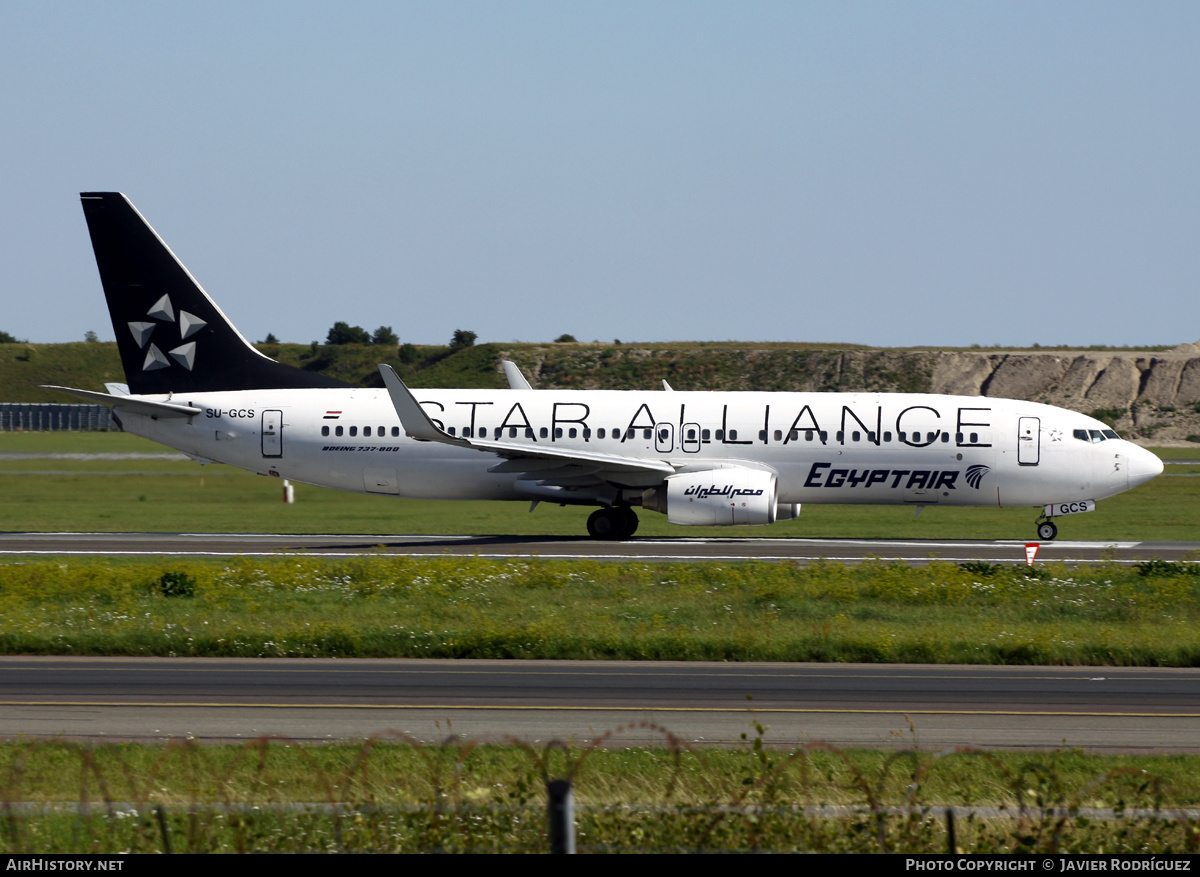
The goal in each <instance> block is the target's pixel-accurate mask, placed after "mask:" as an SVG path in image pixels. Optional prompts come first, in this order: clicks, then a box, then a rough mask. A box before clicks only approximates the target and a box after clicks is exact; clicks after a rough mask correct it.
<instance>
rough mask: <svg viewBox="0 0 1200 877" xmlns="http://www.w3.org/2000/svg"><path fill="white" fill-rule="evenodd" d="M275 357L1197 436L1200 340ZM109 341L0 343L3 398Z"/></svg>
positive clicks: (104, 357) (475, 382) (84, 369)
mask: <svg viewBox="0 0 1200 877" xmlns="http://www.w3.org/2000/svg"><path fill="white" fill-rule="evenodd" d="M263 351H264V352H265V353H267V354H268V355H269V356H272V357H275V358H277V359H279V360H281V361H284V362H288V363H290V364H292V365H296V366H298V367H300V368H305V369H309V370H311V371H320V372H322V373H325V374H330V375H333V376H335V377H338V378H340V379H342V380H345V381H348V382H350V383H354V384H359V385H363V386H379V385H380V380H379V375H378V372H377V371H376V363H378V362H381V361H384V362H389V363H391V364H392V365H394V366H395V367H396V368H397V370H398V371H399V373H400V374H401V376H402V377H404V379H405V380H406V381H408V382H409V383H410V384H411V385H412V386H414V387H503V386H505V383H504V378H503V374H502V372H501V370H500V365H499V363H500V360H501V359H511V360H513V361H514V362H516V363H517V364H518V365H519V366H520V367H521V369H522V371H524V372H525V374H526V376H527V377H528V379H529V381H530V383H531V384H532V385H533V386H534V387H538V388H563V389H658V388H660V387H661V386H662V381H663V380H667V381H669V382H670V384H671V386H672V387H674V388H675V389H677V390H808V391H868V392H908V393H921V392H926V393H953V394H959V395H968V396H975V395H980V396H998V397H1005V398H1012V399H1029V400H1033V401H1037V402H1047V403H1049V404H1052V405H1060V406H1062V407H1064V408H1070V409H1073V410H1075V411H1082V412H1084V413H1087V414H1094V415H1095V416H1097V417H1099V418H1100V419H1101V420H1104V421H1106V422H1108V423H1110V424H1112V425H1113V426H1114V427H1115V428H1116V429H1118V430H1120V431H1121V432H1122V433H1123V434H1125V435H1128V436H1129V437H1131V438H1137V439H1139V440H1142V441H1150V440H1152V441H1153V443H1154V444H1161V443H1169V442H1173V441H1179V442H1183V441H1188V440H1191V439H1194V440H1196V441H1200V346H1197V345H1195V344H1184V345H1181V346H1179V347H1177V348H1175V349H1173V350H1162V351H1131V350H1082V351H1081V350H1012V351H1001V350H993V349H983V350H979V349H971V350H964V349H957V350H912V349H907V350H906V349H883V350H876V349H869V348H862V347H850V346H846V345H840V346H833V345H812V344H738V343H713V342H707V343H705V342H697V343H692V344H683V343H679V344H639V345H632V344H624V345H623V344H599V343H593V344H583V343H562V344H505V345H501V344H482V345H478V346H475V347H470V348H466V349H462V350H457V351H455V350H450V349H449V348H446V347H434V346H428V347H427V346H420V347H413V346H411V345H407V346H406V347H403V348H400V349H397V348H395V347H390V348H381V347H376V346H368V345H356V344H346V345H333V346H331V345H300V344H272V345H264V346H263ZM121 379H122V378H121V372H120V363H119V361H118V360H117V355H116V345H115V344H111V343H108V344H41V345H37V344H0V401H6V402H39V401H62V402H65V401H71V400H69V399H67V398H66V397H60V396H55V395H53V394H51V393H50V392H49V391H46V390H42V389H40V388H39V386H38V385H39V384H47V383H53V384H60V385H65V386H75V387H83V388H89V389H101V383H102V382H103V381H106V380H121Z"/></svg>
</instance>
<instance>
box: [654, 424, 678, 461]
mask: <svg viewBox="0 0 1200 877" xmlns="http://www.w3.org/2000/svg"><path fill="white" fill-rule="evenodd" d="M654 450H656V451H658V453H660V454H669V453H671V451H673V450H675V424H673V423H656V424H655V425H654Z"/></svg>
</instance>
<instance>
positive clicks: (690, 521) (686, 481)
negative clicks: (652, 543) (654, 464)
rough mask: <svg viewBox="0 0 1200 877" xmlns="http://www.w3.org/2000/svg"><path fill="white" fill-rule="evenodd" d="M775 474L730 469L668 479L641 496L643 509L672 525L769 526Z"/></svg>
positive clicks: (773, 508)
mask: <svg viewBox="0 0 1200 877" xmlns="http://www.w3.org/2000/svg"><path fill="white" fill-rule="evenodd" d="M775 481H776V479H775V473H773V472H765V471H763V470H761V469H745V468H742V467H739V466H730V467H728V468H724V469H708V470H705V471H703V472H682V473H680V474H678V475H670V476H668V477H667V479H666V481H665V482H663V483H662V484H660V485H659V486H658V487H652V488H650V489H649V490H647V491H644V492H643V493H642V506H643V508H647V509H650V510H651V511H655V512H663V513H665V514H666V516H667V520H668V521H670V522H671V523H672V524H683V525H685V526H688V525H690V526H694V527H728V526H734V525H737V524H773V523H775V519H776V504H775V493H776V488H775Z"/></svg>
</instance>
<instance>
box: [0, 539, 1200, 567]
mask: <svg viewBox="0 0 1200 877" xmlns="http://www.w3.org/2000/svg"><path fill="white" fill-rule="evenodd" d="M1033 541H1034V540H1030V541H1029V542H1028V543H1027V542H1023V541H1018V540H972V539H944V540H936V539H780V538H774V539H771V538H746V537H735V538H688V537H669V538H660V537H645V538H638V537H634V538H633V539H630V540H628V541H626V542H598V541H595V540H591V539H587V538H580V537H575V536H471V535H457V536H456V535H449V536H403V535H400V536H397V535H367V536H364V535H294V534H293V535H288V534H272V533H12V532H10V533H0V556H4V555H46V554H51V555H60V556H112V555H122V556H167V555H182V556H196V557H204V556H218V557H227V556H233V555H250V556H254V555H276V554H288V553H303V554H309V555H322V556H329V557H337V556H346V555H352V554H363V553H372V552H373V553H381V554H399V555H408V556H414V557H415V556H428V555H434V556H438V555H447V554H449V555H455V554H457V555H467V556H475V557H497V558H499V557H526V558H532V557H556V558H564V559H565V558H588V559H592V560H602V559H613V560H626V559H629V558H631V557H635V558H638V559H639V560H651V561H654V560H657V561H667V560H689V561H702V560H718V561H732V560H774V561H783V560H790V561H799V562H804V561H808V560H815V559H826V560H834V561H844V562H854V561H860V560H864V559H866V558H868V557H878V558H884V559H888V560H901V561H905V562H908V563H914V564H920V563H928V562H929V561H930V560H949V561H955V562H959V561H967V560H983V561H987V562H989V563H1024V562H1025V548H1026V545H1027V544H1030V543H1032V542H1033ZM1198 554H1200V542H1073V541H1067V540H1056V541H1054V542H1041V543H1039V549H1038V555H1037V558H1038V560H1041V561H1056V562H1062V563H1084V562H1094V561H1101V560H1105V561H1115V562H1118V563H1135V562H1139V561H1145V560H1151V559H1154V558H1158V559H1161V560H1182V559H1189V558H1192V557H1194V556H1197V555H1198Z"/></svg>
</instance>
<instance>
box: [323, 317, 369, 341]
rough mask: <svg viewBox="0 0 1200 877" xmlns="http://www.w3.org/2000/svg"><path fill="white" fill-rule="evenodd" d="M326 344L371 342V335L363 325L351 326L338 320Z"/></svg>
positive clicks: (330, 331)
mask: <svg viewBox="0 0 1200 877" xmlns="http://www.w3.org/2000/svg"><path fill="white" fill-rule="evenodd" d="M325 343H326V344H370V343H371V335H370V333H369V332H367V330H366V329H364V328H363V327H362V326H351V325H350V324H349V323H344V322H342V321H341V320H338V321H337V322H336V323H334V324H333V328H332V329H330V330H329V335H327V336H326V338H325Z"/></svg>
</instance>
